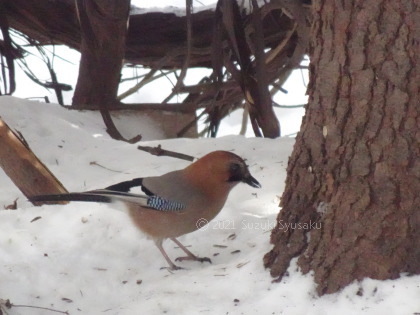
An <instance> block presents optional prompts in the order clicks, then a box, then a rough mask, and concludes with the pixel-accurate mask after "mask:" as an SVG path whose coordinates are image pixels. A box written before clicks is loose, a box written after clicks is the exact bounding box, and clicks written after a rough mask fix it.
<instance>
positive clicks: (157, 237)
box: [28, 151, 261, 270]
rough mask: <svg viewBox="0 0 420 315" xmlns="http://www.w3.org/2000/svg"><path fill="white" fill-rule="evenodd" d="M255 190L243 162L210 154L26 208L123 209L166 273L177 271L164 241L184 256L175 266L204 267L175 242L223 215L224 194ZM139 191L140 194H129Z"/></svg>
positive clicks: (45, 199)
mask: <svg viewBox="0 0 420 315" xmlns="http://www.w3.org/2000/svg"><path fill="white" fill-rule="evenodd" d="M241 182H242V183H246V184H248V185H250V186H251V187H254V188H261V184H260V183H259V182H258V181H257V180H256V179H255V178H254V177H253V176H252V175H251V173H250V171H249V168H248V166H247V165H246V163H245V161H244V159H242V158H241V157H240V156H238V155H236V154H234V153H232V152H229V151H213V152H210V153H208V154H206V155H204V156H203V157H201V158H199V159H198V160H196V161H195V162H193V163H191V164H190V165H188V166H187V167H186V168H184V169H181V170H175V171H171V172H169V173H166V174H163V175H160V176H153V177H143V178H134V179H131V180H127V181H123V182H120V183H117V184H114V185H111V186H108V187H106V188H104V189H98V190H91V191H86V192H75V193H65V194H54V195H36V196H32V197H30V198H28V199H29V200H30V201H31V202H35V203H37V202H63V201H87V202H100V203H111V204H117V203H118V201H120V204H121V202H122V204H123V205H124V206H125V209H126V210H127V212H128V214H129V216H130V217H131V219H132V222H133V223H134V224H135V226H136V227H137V228H139V229H140V230H141V231H142V232H143V233H144V234H146V235H147V236H148V237H149V238H151V239H152V240H153V241H154V243H155V245H156V246H157V248H158V249H159V251H160V252H161V254H162V255H163V257H164V258H165V260H166V262H167V263H168V265H169V267H168V269H170V270H178V269H183V268H182V267H179V266H177V265H176V264H175V263H174V262H172V260H171V259H170V258H169V256H168V255H167V253H166V251H165V250H164V248H163V241H164V240H166V239H170V240H172V241H173V242H174V243H175V244H176V245H177V246H178V247H179V248H180V249H181V250H182V251H184V252H185V254H186V256H183V257H178V258H176V260H175V261H184V260H191V261H199V262H209V263H211V260H210V259H209V258H207V257H198V256H196V255H194V254H193V253H192V252H191V251H190V250H188V249H187V248H186V247H185V246H184V245H183V244H182V243H181V242H180V241H179V240H178V239H177V237H179V236H182V235H184V234H187V233H190V232H194V231H196V230H198V229H199V228H201V227H202V225H203V222H204V223H208V222H210V221H211V220H212V219H214V218H215V217H216V215H217V214H218V213H219V212H220V211H221V210H222V208H223V206H224V204H225V202H226V200H227V197H228V195H229V192H230V191H231V190H232V188H233V187H235V186H236V185H237V184H238V183H241ZM136 187H137V188H141V191H142V194H138V193H132V192H130V190H131V189H133V188H136Z"/></svg>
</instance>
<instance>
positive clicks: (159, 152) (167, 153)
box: [137, 144, 194, 162]
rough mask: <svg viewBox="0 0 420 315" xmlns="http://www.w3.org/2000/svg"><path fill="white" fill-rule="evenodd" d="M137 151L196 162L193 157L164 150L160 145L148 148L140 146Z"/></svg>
mask: <svg viewBox="0 0 420 315" xmlns="http://www.w3.org/2000/svg"><path fill="white" fill-rule="evenodd" d="M137 149H139V150H141V151H145V152H148V153H150V154H152V155H156V156H170V157H173V158H177V159H181V160H186V161H191V162H192V161H194V157H193V156H191V155H188V154H183V153H178V152H174V151H169V150H165V149H162V147H161V146H160V144H159V145H158V146H157V147H147V146H141V145H139V146H138V147H137Z"/></svg>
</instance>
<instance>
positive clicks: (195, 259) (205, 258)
mask: <svg viewBox="0 0 420 315" xmlns="http://www.w3.org/2000/svg"><path fill="white" fill-rule="evenodd" d="M184 260H193V261H199V262H201V263H202V262H205V261H206V262H209V263H212V262H211V259H210V258H208V257H197V256H184V257H178V258H176V259H175V261H184Z"/></svg>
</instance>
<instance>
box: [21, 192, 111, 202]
mask: <svg viewBox="0 0 420 315" xmlns="http://www.w3.org/2000/svg"><path fill="white" fill-rule="evenodd" d="M28 199H29V201H33V202H43V201H49V202H53V201H56V202H59V201H91V202H104V203H110V202H112V198H111V197H109V196H104V195H98V194H91V193H68V194H56V195H37V196H32V197H29V198H28Z"/></svg>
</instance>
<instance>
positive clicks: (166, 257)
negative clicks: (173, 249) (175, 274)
mask: <svg viewBox="0 0 420 315" xmlns="http://www.w3.org/2000/svg"><path fill="white" fill-rule="evenodd" d="M155 244H156V247H157V248H159V250H160V252H161V253H162V256H163V257H164V258H165V260H166V261H167V262H168V264H169V267H168V269H170V270H179V269H183V268H182V267H178V266H177V265H175V264H174V263H173V262H172V260H171V259H170V258H169V256H168V254H166V252H165V250H164V249H163V246H162V240H161V239H158V240H155Z"/></svg>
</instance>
